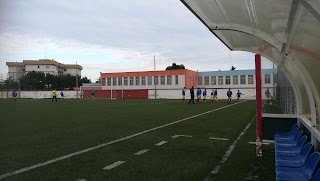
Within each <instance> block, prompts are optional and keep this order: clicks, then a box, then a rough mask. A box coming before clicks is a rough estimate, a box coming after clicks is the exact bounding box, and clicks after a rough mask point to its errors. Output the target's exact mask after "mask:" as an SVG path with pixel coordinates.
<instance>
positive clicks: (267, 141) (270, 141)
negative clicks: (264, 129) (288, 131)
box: [262, 140, 274, 144]
mask: <svg viewBox="0 0 320 181" xmlns="http://www.w3.org/2000/svg"><path fill="white" fill-rule="evenodd" d="M263 142H265V143H273V144H274V140H262V143H263Z"/></svg>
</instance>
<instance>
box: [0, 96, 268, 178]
mask: <svg viewBox="0 0 320 181" xmlns="http://www.w3.org/2000/svg"><path fill="white" fill-rule="evenodd" d="M234 103H235V102H234ZM223 106H227V103H226V101H224V100H220V101H218V102H213V103H212V102H206V103H201V104H196V105H190V106H189V105H187V104H186V102H181V101H179V100H96V101H91V100H59V101H58V102H51V100H48V99H47V100H46V99H44V100H20V99H19V100H17V101H16V102H14V101H13V100H0V114H1V121H0V150H1V153H0V160H1V164H0V175H3V174H5V173H8V172H13V171H15V170H18V169H21V168H24V167H29V166H32V165H34V164H37V163H41V162H45V161H47V160H51V159H54V158H58V157H61V156H64V155H67V154H71V153H74V152H77V151H81V150H84V149H87V148H90V147H93V146H97V145H100V144H103V143H106V142H110V141H112V140H116V139H119V138H124V137H127V136H130V135H132V134H135V133H139V132H141V131H144V130H149V129H151V128H155V127H157V126H161V125H165V124H168V123H171V122H174V121H177V120H182V119H184V118H189V119H186V120H183V121H182V122H179V123H177V124H173V125H169V126H166V127H163V128H160V129H156V130H150V131H149V132H147V133H144V134H141V135H138V136H135V137H132V138H130V139H127V140H123V141H121V142H117V143H114V144H111V145H107V146H104V147H101V148H99V149H95V150H93V151H89V152H86V153H83V154H80V155H77V156H74V157H71V158H68V159H64V160H61V161H58V162H55V163H52V164H48V165H46V166H43V167H39V168H35V169H33V170H29V171H26V172H23V173H20V174H17V175H13V176H10V177H6V178H5V179H4V180H77V179H86V180H87V181H89V180H204V179H205V178H206V177H207V176H208V174H209V173H210V171H211V170H212V169H213V168H214V167H215V166H216V165H217V164H219V161H220V160H221V159H222V157H223V155H224V154H225V152H226V151H227V149H228V148H229V146H230V145H231V144H232V143H233V141H234V140H235V139H236V138H237V137H238V136H239V134H240V133H241V131H242V130H243V129H244V127H245V126H246V125H247V124H248V123H249V122H250V121H251V119H252V117H253V116H254V114H255V102H254V101H247V102H243V103H240V104H237V105H232V106H230V107H228V108H224V109H220V110H217V111H215V112H210V113H207V114H203V115H200V116H197V117H193V118H190V117H191V116H194V115H198V114H200V113H204V112H207V111H210V110H214V109H216V108H220V107H223ZM174 135H190V136H192V137H190V138H189V137H178V138H175V139H174V138H171V137H172V136H174ZM209 137H219V138H228V139H229V141H218V140H210V139H209ZM243 137H244V141H243V140H242V139H241V140H240V141H239V145H240V146H239V148H238V146H236V149H235V150H234V152H233V153H232V154H231V156H230V159H229V160H228V161H227V162H225V164H224V165H222V168H221V173H219V174H218V175H217V176H213V177H210V178H212V179H213V180H225V179H224V178H231V177H229V176H230V175H232V174H230V173H228V172H229V171H233V172H235V173H233V174H236V175H237V178H239V179H238V180H241V179H245V178H247V177H248V174H250V173H251V171H252V169H251V167H252V164H264V162H263V160H262V162H260V161H257V160H256V157H255V151H254V150H255V147H254V146H253V145H249V144H247V142H248V140H250V141H254V140H252V139H254V137H255V133H254V125H253V126H251V127H250V128H249V130H248V132H247V134H245V135H244V136H243ZM251 137H252V138H251ZM160 141H168V142H167V143H166V144H164V145H162V146H156V145H155V144H156V143H159V142H160ZM142 149H149V151H148V152H147V153H144V154H142V155H140V156H136V155H133V154H134V153H136V152H138V151H140V150H142ZM243 152H245V154H243ZM251 152H252V153H251ZM233 157H234V158H233ZM238 157H240V158H238ZM230 160H231V161H230ZM232 160H234V161H232ZM239 160H240V161H241V160H245V161H244V162H243V165H242V167H244V168H245V167H247V169H236V168H238V166H239ZM116 161H125V163H123V164H122V165H120V166H118V167H116V168H114V169H112V170H109V171H107V170H103V169H102V168H104V167H105V166H107V165H110V164H112V163H114V162H116ZM229 162H230V163H229ZM268 163H269V162H268ZM268 163H265V164H266V165H268ZM270 165H272V163H271V164H270ZM253 167H254V165H253ZM225 169H230V170H229V171H228V170H225ZM271 169H272V168H270V170H271ZM262 174H263V172H262ZM215 178H216V179H215ZM226 180H228V179H226Z"/></svg>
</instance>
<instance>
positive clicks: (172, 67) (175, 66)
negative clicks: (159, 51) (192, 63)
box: [166, 63, 186, 70]
mask: <svg viewBox="0 0 320 181" xmlns="http://www.w3.org/2000/svg"><path fill="white" fill-rule="evenodd" d="M176 69H186V68H185V66H184V65H183V64H181V65H177V64H176V63H172V65H171V66H168V67H167V68H166V70H176Z"/></svg>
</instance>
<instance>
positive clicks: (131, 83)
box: [130, 77, 133, 85]
mask: <svg viewBox="0 0 320 181" xmlns="http://www.w3.org/2000/svg"><path fill="white" fill-rule="evenodd" d="M130 85H133V77H130Z"/></svg>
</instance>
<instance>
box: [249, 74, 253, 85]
mask: <svg viewBox="0 0 320 181" xmlns="http://www.w3.org/2000/svg"><path fill="white" fill-rule="evenodd" d="M248 84H253V75H248Z"/></svg>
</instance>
